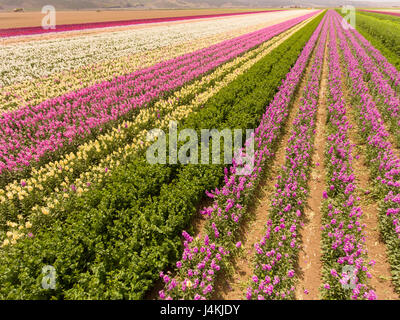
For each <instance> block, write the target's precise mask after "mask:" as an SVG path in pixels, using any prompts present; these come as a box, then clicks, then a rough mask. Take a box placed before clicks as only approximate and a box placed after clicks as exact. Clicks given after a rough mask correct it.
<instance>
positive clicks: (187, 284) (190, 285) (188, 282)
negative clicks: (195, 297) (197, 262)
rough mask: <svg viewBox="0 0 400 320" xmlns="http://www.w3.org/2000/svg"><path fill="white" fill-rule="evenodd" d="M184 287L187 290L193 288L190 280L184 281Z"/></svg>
mask: <svg viewBox="0 0 400 320" xmlns="http://www.w3.org/2000/svg"><path fill="white" fill-rule="evenodd" d="M186 286H187V287H188V288H191V287H192V286H193V284H192V282H191V281H190V280H186Z"/></svg>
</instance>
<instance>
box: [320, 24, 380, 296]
mask: <svg viewBox="0 0 400 320" xmlns="http://www.w3.org/2000/svg"><path fill="white" fill-rule="evenodd" d="M329 32H330V37H329V47H328V48H329V57H330V59H329V74H328V90H329V91H328V123H327V126H328V128H329V129H328V132H332V133H331V134H330V135H329V136H328V137H327V145H326V152H325V155H326V172H327V179H326V181H327V191H325V192H324V199H325V200H324V202H323V204H322V211H323V219H322V220H323V227H322V229H323V235H322V239H323V246H322V247H323V258H322V260H323V261H324V271H323V278H324V282H325V285H324V288H323V289H322V290H323V291H322V294H323V297H324V298H326V299H335V300H342V299H353V300H357V299H360V298H366V299H368V300H375V299H376V294H375V292H374V291H373V290H368V286H367V284H366V283H367V278H370V277H371V274H369V273H368V267H367V262H366V261H365V258H366V254H367V252H366V249H365V235H364V229H365V225H362V224H361V217H362V214H363V212H362V210H361V208H360V207H359V206H358V201H359V198H358V197H357V196H356V185H355V176H354V170H353V167H352V162H353V155H352V152H353V146H352V145H351V143H350V140H349V129H350V124H349V121H348V118H347V115H346V107H345V104H346V103H345V99H344V97H343V92H342V72H341V67H340V58H339V52H338V48H337V41H336V34H335V28H334V25H333V24H331V25H330V30H329ZM346 266H351V269H349V271H350V270H351V272H347V271H346V269H345V268H346ZM350 286H351V287H350Z"/></svg>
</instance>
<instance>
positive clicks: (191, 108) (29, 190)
mask: <svg viewBox="0 0 400 320" xmlns="http://www.w3.org/2000/svg"><path fill="white" fill-rule="evenodd" d="M307 22H308V21H305V22H303V23H301V24H299V25H297V26H296V27H294V28H292V29H290V30H288V31H286V32H285V33H283V34H281V35H280V36H278V37H275V38H274V39H272V40H271V41H268V42H266V43H264V44H263V45H261V46H260V47H259V48H257V49H255V50H253V51H250V52H248V53H246V54H244V55H243V56H241V57H238V58H236V59H235V60H233V61H231V62H229V63H227V64H225V65H223V66H221V67H219V68H217V69H216V70H215V71H214V72H212V73H211V74H209V75H207V76H205V77H203V78H202V79H200V80H197V81H195V82H194V83H192V84H190V85H187V86H185V87H183V88H181V89H180V90H179V91H177V92H176V93H175V94H174V96H173V97H171V98H169V99H167V100H161V101H159V102H157V103H156V104H155V105H154V106H153V107H151V108H148V109H142V110H141V111H140V113H139V115H138V116H137V117H136V118H135V120H134V121H126V122H124V123H122V124H121V125H120V126H118V127H117V128H114V129H113V131H112V132H110V133H107V134H104V135H102V136H100V137H98V139H97V140H95V141H91V142H89V143H86V144H84V145H81V146H79V147H78V151H77V152H76V153H70V154H68V155H66V156H65V157H64V158H63V159H62V160H60V161H57V162H53V163H49V164H47V165H46V166H45V167H43V168H41V169H40V170H34V171H33V175H32V177H31V178H30V179H27V180H26V181H22V184H21V181H15V182H14V183H12V184H9V185H8V186H6V188H5V189H0V214H1V213H2V212H4V210H7V211H8V216H10V214H11V215H12V216H17V217H18V219H16V220H17V221H16V222H11V221H8V222H7V226H9V227H10V231H8V232H12V237H13V238H12V239H13V240H16V239H18V238H20V237H22V236H24V235H26V234H27V232H29V230H28V229H29V228H27V227H26V226H27V224H28V226H29V227H31V226H32V223H34V222H35V221H36V219H35V218H39V219H40V216H42V215H49V214H52V215H56V214H57V213H60V212H62V211H63V200H65V199H68V198H69V197H70V196H79V195H81V194H83V193H84V192H88V191H89V190H90V188H91V186H92V185H96V184H98V183H101V181H102V180H103V179H104V178H105V177H106V176H107V175H108V174H110V171H111V170H113V169H114V168H116V167H118V166H119V165H120V164H121V163H123V162H125V160H126V159H127V158H128V157H131V156H132V155H135V154H136V153H137V152H138V151H139V150H144V149H145V148H147V147H148V146H149V145H150V142H147V141H146V135H147V130H146V129H144V128H149V127H150V126H153V127H156V128H160V129H167V128H168V126H169V123H170V121H172V120H174V121H180V120H182V119H184V118H186V117H187V116H188V115H189V114H190V113H192V112H196V110H198V109H199V108H200V107H201V106H202V105H203V104H204V103H205V102H206V101H207V100H208V99H209V98H210V97H212V96H213V95H214V94H215V93H217V92H218V91H219V90H220V89H221V88H223V87H224V86H226V85H227V84H229V83H230V82H232V81H233V80H234V79H235V78H237V77H238V76H239V75H240V74H243V73H244V72H245V71H246V70H248V69H249V68H250V67H251V66H252V65H254V64H255V63H256V62H257V61H259V60H260V59H261V58H263V57H264V56H266V55H267V54H268V53H269V52H270V51H272V50H273V49H274V48H275V47H276V46H278V45H279V44H280V43H282V42H283V41H284V40H285V39H286V38H287V37H288V36H290V35H291V34H293V33H294V32H296V31H297V30H298V29H300V28H301V27H302V26H303V25H304V24H306V23H307ZM215 80H217V81H215ZM211 81H215V85H214V86H213V87H209V88H207V84H209V83H210V82H211ZM205 88H207V89H206V90H204V89H205ZM193 94H194V97H195V98H193V99H192V101H191V102H190V103H189V104H186V105H179V100H182V99H184V98H185V97H187V96H190V95H193ZM159 116H160V117H159ZM132 136H133V137H134V138H132V139H130V140H128V139H129V137H132ZM129 141H130V142H129ZM117 148H118V149H117ZM116 149H117V150H116ZM95 154H97V155H98V156H97V158H98V159H99V157H100V158H101V160H100V162H99V163H98V164H96V165H93V166H91V165H90V160H89V159H93V155H95ZM86 164H87V168H85V170H83V173H81V174H80V176H79V178H77V179H72V178H71V176H72V173H73V172H74V170H76V168H78V167H79V166H82V165H84V166H85V165H86ZM71 186H73V189H71ZM31 204H34V205H33V206H31ZM30 206H31V209H30ZM18 208H26V209H27V210H26V211H24V212H20V211H18V210H19V209H18ZM10 211H14V212H13V214H12V213H11V212H10ZM21 213H22V214H23V215H24V217H23V219H20V217H22V216H21ZM8 235H11V234H10V233H9V234H8ZM5 240H8V239H7V237H6V239H5ZM9 243H11V241H6V242H3V245H7V244H9Z"/></svg>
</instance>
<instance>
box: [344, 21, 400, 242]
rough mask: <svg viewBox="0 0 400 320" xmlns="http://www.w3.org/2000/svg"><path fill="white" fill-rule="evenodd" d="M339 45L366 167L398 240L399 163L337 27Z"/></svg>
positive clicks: (380, 117)
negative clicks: (364, 144) (356, 108)
mask: <svg viewBox="0 0 400 320" xmlns="http://www.w3.org/2000/svg"><path fill="white" fill-rule="evenodd" d="M336 23H337V25H340V23H341V17H340V16H339V15H337V16H336ZM337 30H338V38H339V40H340V42H339V44H340V47H341V50H342V52H343V57H344V65H345V66H346V72H347V74H348V78H349V80H350V85H351V90H350V95H351V96H352V98H353V100H354V103H353V105H358V106H359V108H358V110H357V113H358V114H359V119H358V122H359V125H360V130H361V132H362V136H363V137H365V139H366V141H367V142H368V145H367V152H368V153H369V155H368V159H369V165H370V167H371V169H372V173H373V176H374V178H375V179H376V181H378V185H377V188H380V192H379V194H380V197H381V198H385V202H388V203H387V206H388V207H389V208H388V209H387V212H386V214H387V215H388V216H391V217H392V221H393V228H394V229H395V232H396V233H397V235H398V237H399V238H400V224H399V219H398V218H397V214H398V213H399V212H400V193H399V188H400V159H399V158H398V157H397V156H396V155H395V154H394V152H393V150H394V149H393V147H392V144H391V143H390V142H389V141H388V136H389V134H388V132H387V131H386V129H385V127H384V125H383V120H382V116H381V114H380V113H379V111H378V109H377V106H376V104H375V102H374V99H373V97H372V96H371V94H370V92H369V89H368V86H367V84H366V83H365V82H364V80H363V71H362V68H361V66H360V65H359V62H358V60H357V59H356V58H355V57H354V55H353V53H352V51H351V49H350V47H349V45H348V43H347V41H346V38H345V35H344V32H343V31H344V30H343V28H341V27H338V28H337Z"/></svg>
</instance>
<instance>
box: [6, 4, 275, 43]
mask: <svg viewBox="0 0 400 320" xmlns="http://www.w3.org/2000/svg"><path fill="white" fill-rule="evenodd" d="M271 11H272V12H278V11H280V10H262V11H251V12H232V13H220V14H204V15H192V16H183V17H163V18H152V19H134V20H121V21H106V22H88V23H79V24H63V25H57V28H56V29H44V28H42V27H24V28H8V29H2V30H1V32H0V37H15V36H23V35H24V36H25V35H34V34H41V33H50V32H67V31H75V30H87V29H93V28H96V29H97V28H112V27H120V26H132V25H137V24H144V23H146V24H147V23H160V22H172V21H181V20H194V19H205V18H218V17H229V16H240V15H252V14H257V13H266V12H271Z"/></svg>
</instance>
